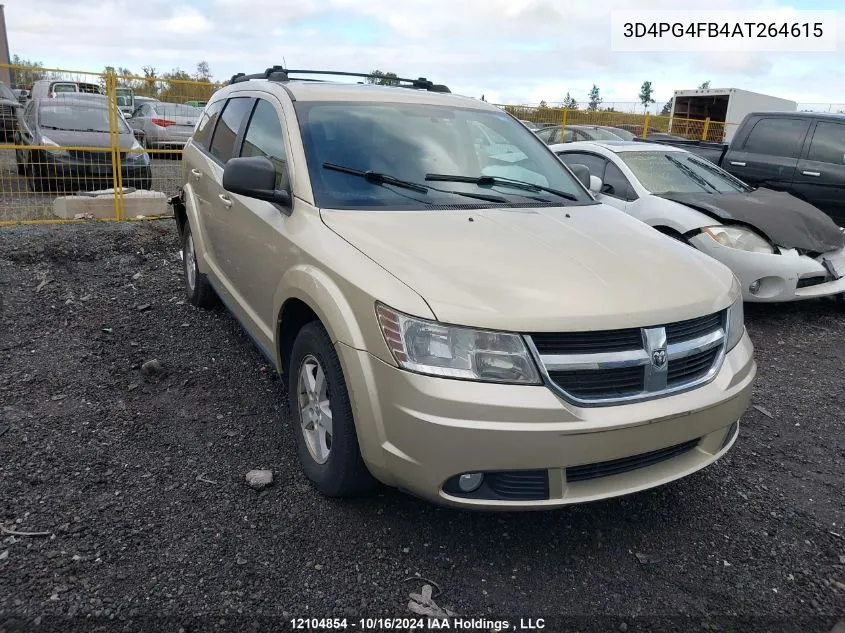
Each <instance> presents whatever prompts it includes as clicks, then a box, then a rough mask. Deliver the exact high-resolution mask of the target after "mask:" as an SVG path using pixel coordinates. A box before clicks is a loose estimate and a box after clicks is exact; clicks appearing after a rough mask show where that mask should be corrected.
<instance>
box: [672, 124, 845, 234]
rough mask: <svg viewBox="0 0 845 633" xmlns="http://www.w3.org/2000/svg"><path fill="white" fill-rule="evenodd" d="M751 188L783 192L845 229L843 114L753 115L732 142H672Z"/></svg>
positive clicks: (844, 137) (844, 133)
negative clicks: (809, 205)
mask: <svg viewBox="0 0 845 633" xmlns="http://www.w3.org/2000/svg"><path fill="white" fill-rule="evenodd" d="M672 144H674V145H677V146H678V147H683V148H684V149H687V150H689V151H691V152H694V153H696V154H698V155H700V156H703V157H704V158H706V159H708V160H710V161H711V162H713V163H715V164H717V165H719V166H720V167H722V168H723V169H724V170H725V171H728V172H730V173H731V174H733V175H734V176H736V177H737V178H740V179H742V180H743V181H745V182H747V183H748V184H750V185H753V186H760V187H768V188H769V189H774V190H776V191H786V192H789V193H791V194H793V195H794V196H797V197H798V198H801V199H802V200H806V201H807V202H809V203H810V204H812V205H813V206H815V207H818V208H819V209H821V210H822V211H824V212H825V213H827V214H828V215H829V216H830V217H831V218H833V220H834V221H835V222H836V223H837V224H838V225H839V226H845V115H843V114H829V113H820V112H752V113H751V114H749V115H747V116H746V117H745V118H744V119H743V120H742V123H740V125H739V128H738V129H737V131H736V133H735V134H734V136H733V139H732V140H731V142H730V144H727V145H725V144H722V143H708V142H704V141H680V142H678V141H675V142H673V143H672Z"/></svg>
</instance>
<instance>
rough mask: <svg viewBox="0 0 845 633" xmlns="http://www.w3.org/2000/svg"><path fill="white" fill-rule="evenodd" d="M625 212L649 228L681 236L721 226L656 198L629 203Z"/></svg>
mask: <svg viewBox="0 0 845 633" xmlns="http://www.w3.org/2000/svg"><path fill="white" fill-rule="evenodd" d="M626 211H627V212H628V213H629V214H630V215H632V216H634V217H635V218H637V219H638V220H640V221H642V222H645V223H646V224H648V225H649V226H653V227H658V226H663V227H666V228H669V229H672V230H673V231H676V232H677V233H680V234H681V235H686V234H687V233H690V232H698V231H700V230H701V229H703V228H704V227H706V226H713V225H714V224H721V222H719V221H718V220H714V219H713V218H711V217H710V216H708V215H705V214H704V213H701V212H700V211H696V210H695V209H691V208H690V207H688V206H686V205H683V204H679V203H677V202H673V201H671V200H666V199H664V198H660V197H658V196H643V197H641V198H640V199H639V200H637V201H636V202H631V203H629V204H628V207H627V209H626Z"/></svg>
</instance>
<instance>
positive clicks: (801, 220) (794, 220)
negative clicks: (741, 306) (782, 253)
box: [655, 187, 845, 253]
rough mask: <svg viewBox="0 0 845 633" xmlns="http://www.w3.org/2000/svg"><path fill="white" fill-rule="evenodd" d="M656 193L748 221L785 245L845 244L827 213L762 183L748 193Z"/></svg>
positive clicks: (830, 247)
mask: <svg viewBox="0 0 845 633" xmlns="http://www.w3.org/2000/svg"><path fill="white" fill-rule="evenodd" d="M655 195H660V197H661V198H666V199H667V200H671V201H673V202H678V203H680V204H683V205H686V206H688V207H691V208H693V209H695V210H696V211H700V212H701V213H705V214H707V215H709V216H710V217H713V218H715V219H717V220H721V221H724V222H726V223H730V222H732V221H733V222H740V223H743V224H747V225H749V226H751V227H753V228H755V229H757V230H758V231H759V232H760V233H762V234H763V235H765V236H766V237H768V238H769V240H771V241H772V242H774V243H775V244H777V245H778V246H781V247H784V248H798V249H802V250H806V251H811V252H813V253H826V252H828V251H834V250H838V249H840V248H842V247H843V246H845V233H843V231H841V230H840V228H839V227H838V226H837V225H836V223H835V222H834V221H833V220H832V219H831V218H830V216H828V215H827V214H825V213H824V212H822V211H820V210H819V209H817V208H816V207H814V206H813V205H811V204H809V203H807V202H804V201H803V200H800V199H799V198H796V197H795V196H793V195H791V194H788V193H783V192H780V191H773V190H771V189H765V188H762V187H761V188H760V189H756V190H755V191H751V192H749V193H724V194H715V193H705V192H701V193H672V192H669V193H664V194H655Z"/></svg>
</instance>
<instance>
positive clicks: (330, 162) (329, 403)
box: [171, 67, 756, 509]
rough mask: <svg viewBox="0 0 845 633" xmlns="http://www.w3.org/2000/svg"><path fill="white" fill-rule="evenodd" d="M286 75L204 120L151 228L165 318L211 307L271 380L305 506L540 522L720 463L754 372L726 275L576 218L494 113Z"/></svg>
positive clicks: (570, 194)
mask: <svg viewBox="0 0 845 633" xmlns="http://www.w3.org/2000/svg"><path fill="white" fill-rule="evenodd" d="M297 72H303V73H311V72H313V71H286V70H285V69H282V68H278V67H275V68H270V69H268V70H267V71H266V72H265V73H260V74H258V75H242V74H239V75H236V76H235V77H233V79H232V81H231V82H230V84H228V85H226V86H225V87H223V88H221V89H220V90H218V91H217V92H216V93H215V94H214V95H213V97H212V99H211V100H210V102H209V104H208V106H206V108H205V110H204V113H203V116H202V118H201V120H200V122H199V124H198V126H197V129H196V131H195V133H194V134H193V136H192V138H191V140H189V141H188V143H187V145H186V146H185V151H184V157H183V160H182V181H181V182H182V183H183V189H182V192H181V194H180V195H178V196H176V197H174V198H172V199H171V203H172V204H173V206H174V211H175V219H176V225H177V227H178V231H179V235H180V238H181V240H182V245H183V249H182V253H183V262H184V268H185V281H186V294H187V297H188V300H189V301H190V302H191V303H192V304H194V305H198V306H207V305H209V304H212V303H213V302H214V301H215V300H216V298H220V299H222V301H223V303H225V304H226V305H227V306H228V307H229V309H230V310H231V312H232V314H234V315H235V317H236V318H237V319H239V320H240V321H241V323H242V324H243V326H244V327H245V329H246V330H247V332H248V333H249V334H250V335H251V337H252V338H253V339H254V340H255V342H256V344H257V346H258V348H259V349H260V350H262V352H263V353H264V355H265V356H266V357H267V359H268V361H269V362H270V363H272V365H273V366H274V367H275V368H276V370H277V371H279V372H280V373H281V374H282V375H283V376H284V380H285V381H286V382H287V385H288V393H289V394H290V400H289V401H290V408H291V411H290V416H291V417H290V418H289V420H290V426H291V429H292V433H293V436H294V441H295V442H296V447H297V453H298V456H299V460H300V463H301V465H302V468H303V470H304V472H305V474H306V475H307V477H308V478H309V479H310V481H311V482H312V484H313V485H314V486H315V487H316V488H317V489H318V490H319V491H320V492H321V493H323V494H325V495H329V496H343V495H348V494H353V493H355V492H357V491H361V490H364V489H367V488H369V487H370V486H371V485H372V483H373V480H374V479H375V480H378V481H380V482H382V483H385V484H388V485H391V486H396V487H399V488H401V489H403V490H407V491H409V492H412V493H414V494H416V495H419V496H420V497H422V498H425V499H429V500H432V501H435V502H440V503H444V504H449V505H453V506H460V507H466V508H497V509H518V508H529V507H531V508H550V507H555V506H561V505H565V504H570V503H578V502H585V501H592V500H595V499H601V498H605V497H612V496H615V495H622V494H628V493H631V492H634V491H636V490H642V489H645V488H650V487H653V486H657V485H660V484H663V483H666V482H668V481H670V480H674V479H678V478H680V477H684V476H686V475H688V474H690V473H692V472H694V471H696V470H698V469H700V468H703V467H705V466H707V465H708V464H710V463H712V462H714V461H715V460H717V459H718V458H719V457H720V456H722V455H723V454H724V453H725V452H726V451H728V450H729V449H730V447H731V446H732V444H733V443H734V441H735V439H736V437H737V433H738V424H737V420H738V419H739V417H740V416H741V415H742V413H743V411H744V410H745V408H746V406H747V405H748V403H749V398H750V394H751V388H752V383H753V380H754V376H755V372H756V364H755V362H754V360H753V354H752V344H751V342H750V340H749V338H748V336H747V334H746V333H745V328H744V326H743V317H742V314H743V312H742V296H741V292H740V289H739V284H738V282H737V281H736V280H735V279H734V275H733V273H731V271H730V270H729V269H728V268H726V267H725V266H723V265H722V264H720V263H718V262H716V261H715V260H713V259H712V258H710V257H707V256H705V255H703V254H701V253H697V252H696V251H694V250H692V249H689V248H688V247H686V246H684V245H682V244H679V243H677V242H675V241H674V240H670V239H667V238H665V237H663V236H661V235H659V234H658V233H657V232H656V231H654V230H653V229H651V228H649V227H648V226H646V225H645V224H643V223H642V222H639V221H638V220H635V219H634V218H632V217H630V216H629V215H626V214H625V213H623V212H620V211H618V210H617V209H615V208H613V207H611V206H608V205H606V204H604V203H600V202H597V201H595V200H594V199H593V197H592V196H591V195H590V194H589V192H588V191H587V189H586V187H584V186H583V184H582V181H581V180H580V177H579V178H576V176H575V174H574V172H573V171H572V170H570V169H568V168H567V167H566V166H565V165H564V164H563V163H562V162H561V161H560V160H559V159H558V158H557V157H556V156H555V154H554V153H552V152H551V151H550V150H549V149H548V147H547V146H545V145H544V144H543V143H540V142H538V139H537V138H536V137H535V136H534V135H533V134H532V133H531V132H530V131H529V130H527V129H526V128H525V126H523V125H522V124H520V123H519V122H518V121H516V120H514V119H513V118H512V117H511V116H509V115H508V114H507V113H505V112H503V111H502V110H500V109H498V108H496V107H495V106H493V105H490V104H487V103H484V102H481V101H478V100H476V99H472V98H469V97H459V96H455V95H451V94H448V88H446V87H445V86H442V85H436V84H433V83H431V82H429V81H427V80H422V79H418V80H410V79H402V78H397V79H396V81H397V83H398V84H399V85H398V86H373V85H358V84H354V83H334V82H330V81H326V82H314V81H297V80H296V74H295V73H297ZM360 77H361V78H362V80H363V78H366V77H367V75H366V74H364V73H362V74H361V75H360ZM476 125H482V126H484V127H486V128H489V129H490V130H492V131H494V132H495V133H496V134H499V135H501V137H502V138H503V139H504V140H505V143H506V144H508V145H512V146H513V147H515V148H517V150H518V152H519V153H522V154H523V155H524V157H523V158H522V159H521V160H520V161H517V162H514V163H509V164H504V163H503V162H502V161H501V160H499V159H497V158H495V157H491V156H489V155H488V154H487V153H486V152H484V151H479V150H478V148H477V146H476V145H475V144H474V143H473V142H472V132H471V128H472V127H474V126H476ZM513 153H514V152H511V154H513ZM576 171H577V172H578V173H579V174H581V177H583V175H584V174H583V172H585V171H586V170H583V169H578V170H576ZM188 334H189V333H188Z"/></svg>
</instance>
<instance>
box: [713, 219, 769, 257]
mask: <svg viewBox="0 0 845 633" xmlns="http://www.w3.org/2000/svg"><path fill="white" fill-rule="evenodd" d="M704 234H705V235H708V236H709V237H712V238H713V239H714V240H716V241H717V242H719V244H721V245H722V246H727V247H728V248H736V249H739V250H741V251H750V252H752V253H769V254H772V253H774V252H775V249H773V248H772V245H771V244H769V243H768V242H767V241H766V240H764V239H763V238H762V237H760V236H759V235H757V234H756V233H755V232H754V231H751V230H749V229H745V228H742V227H739V226H708V227H707V228H705V229H704Z"/></svg>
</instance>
